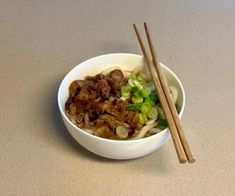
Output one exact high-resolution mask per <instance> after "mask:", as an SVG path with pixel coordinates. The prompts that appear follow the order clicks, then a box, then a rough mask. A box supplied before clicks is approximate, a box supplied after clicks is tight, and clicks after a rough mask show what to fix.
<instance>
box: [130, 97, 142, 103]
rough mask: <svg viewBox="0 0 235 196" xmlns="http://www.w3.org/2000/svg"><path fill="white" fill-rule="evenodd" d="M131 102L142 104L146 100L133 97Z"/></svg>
mask: <svg viewBox="0 0 235 196" xmlns="http://www.w3.org/2000/svg"><path fill="white" fill-rule="evenodd" d="M131 101H132V102H133V103H142V102H143V101H144V98H143V97H132V98H131Z"/></svg>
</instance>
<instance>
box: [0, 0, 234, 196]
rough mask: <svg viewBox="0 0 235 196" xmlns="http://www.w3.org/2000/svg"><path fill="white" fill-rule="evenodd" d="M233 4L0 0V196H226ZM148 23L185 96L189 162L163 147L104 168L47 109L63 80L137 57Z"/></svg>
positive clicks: (230, 173) (53, 108) (230, 169)
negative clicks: (101, 60)
mask: <svg viewBox="0 0 235 196" xmlns="http://www.w3.org/2000/svg"><path fill="white" fill-rule="evenodd" d="M234 10H235V1H232V0H224V1H220V0H206V1H202V0H201V1H188V0H180V1H174V0H166V1H154V0H152V1H134V0H128V1H108V0H100V1H98V0H96V1H91V0H88V1H76V0H68V1H63V0H58V1H52V0H41V1H36V0H33V1H26V0H23V1H7V0H1V1H0V24H1V25H0V28H1V29H0V81H1V82H0V89H1V96H0V104H1V107H0V108H1V112H0V131H1V137H0V193H1V194H0V195H4V196H5V195H89V196H90V195H102V196H103V195H104V196H105V195H107V196H109V195H135V196H138V195H174V196H175V195H179V196H181V195H213V196H214V195H218V196H221V195H235V187H234V185H235V130H234V127H235V104H234V100H235V11H234ZM144 21H146V22H148V24H149V26H150V29H151V32H152V36H153V39H154V41H155V43H156V44H155V45H156V47H157V50H158V56H159V59H160V61H161V62H163V63H164V64H166V65H168V66H169V67H170V68H171V69H172V70H173V71H175V72H176V74H177V75H178V76H179V78H180V79H181V81H182V82H183V84H184V87H185V91H186V98H187V100H186V110H185V113H184V116H183V121H182V122H183V126H184V129H185V133H186V135H187V138H188V140H189V142H190V144H191V148H192V151H193V152H194V155H195V157H196V159H197V161H196V163H195V164H186V165H180V164H179V163H178V160H177V156H176V153H175V150H174V146H173V143H172V141H171V140H170V141H169V142H168V143H167V144H165V145H164V146H163V147H162V148H161V149H159V150H157V151H155V152H153V153H152V154H150V155H148V156H145V157H142V158H139V159H135V160H130V161H113V160H108V159H105V158H101V157H98V156H96V155H93V154H92V153H90V152H88V151H87V150H85V149H84V148H83V147H81V146H80V145H79V144H77V143H76V141H75V140H74V139H73V138H72V137H71V136H70V135H69V133H68V131H67V130H66V128H65V126H64V125H63V123H62V121H61V118H60V115H59V111H58V108H57V101H56V96H57V90H58V86H59V84H60V81H61V80H62V78H63V77H64V76H65V74H66V73H67V72H68V71H69V70H70V69H71V68H73V66H75V65H77V64H79V63H80V62H82V61H83V60H85V59H88V58H90V57H93V56H97V55H100V54H106V53H113V52H127V53H138V54H141V51H140V49H139V46H138V43H137V40H136V37H135V34H134V31H133V28H132V23H133V22H135V23H137V24H138V25H139V26H140V25H141V24H142V22H144Z"/></svg>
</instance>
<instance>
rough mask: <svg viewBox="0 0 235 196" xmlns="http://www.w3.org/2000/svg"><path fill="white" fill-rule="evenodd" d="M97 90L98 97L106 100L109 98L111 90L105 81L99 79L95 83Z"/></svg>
mask: <svg viewBox="0 0 235 196" xmlns="http://www.w3.org/2000/svg"><path fill="white" fill-rule="evenodd" d="M97 86H98V87H97V90H98V91H99V93H100V96H101V97H103V98H105V99H107V98H109V95H110V91H111V88H110V86H109V83H108V82H107V80H105V79H100V80H99V81H98V83H97Z"/></svg>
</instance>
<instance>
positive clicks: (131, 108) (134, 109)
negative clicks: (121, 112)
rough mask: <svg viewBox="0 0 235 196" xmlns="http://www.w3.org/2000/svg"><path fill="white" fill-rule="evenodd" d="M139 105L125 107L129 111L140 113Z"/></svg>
mask: <svg viewBox="0 0 235 196" xmlns="http://www.w3.org/2000/svg"><path fill="white" fill-rule="evenodd" d="M140 108H141V105H140V104H132V105H129V106H128V107H127V110H129V111H140Z"/></svg>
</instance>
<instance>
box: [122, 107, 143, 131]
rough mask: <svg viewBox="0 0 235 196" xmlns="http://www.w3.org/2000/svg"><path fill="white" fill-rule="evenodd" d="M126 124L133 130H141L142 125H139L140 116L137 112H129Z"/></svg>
mask: <svg viewBox="0 0 235 196" xmlns="http://www.w3.org/2000/svg"><path fill="white" fill-rule="evenodd" d="M126 122H127V123H128V124H129V125H130V126H131V128H133V129H137V130H140V129H141V128H142V125H141V124H140V123H139V116H138V113H137V112H134V111H129V112H127V115H126Z"/></svg>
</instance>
